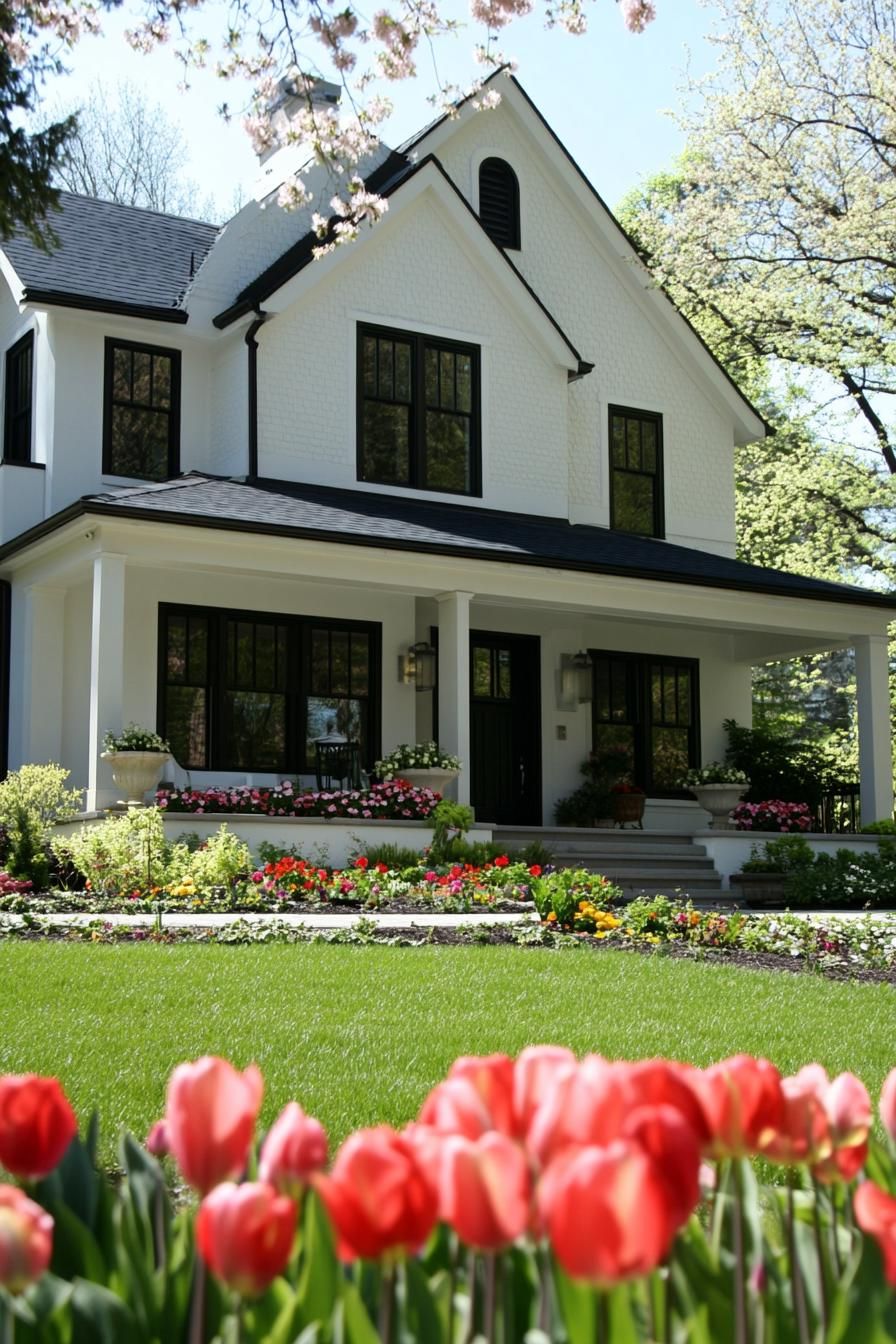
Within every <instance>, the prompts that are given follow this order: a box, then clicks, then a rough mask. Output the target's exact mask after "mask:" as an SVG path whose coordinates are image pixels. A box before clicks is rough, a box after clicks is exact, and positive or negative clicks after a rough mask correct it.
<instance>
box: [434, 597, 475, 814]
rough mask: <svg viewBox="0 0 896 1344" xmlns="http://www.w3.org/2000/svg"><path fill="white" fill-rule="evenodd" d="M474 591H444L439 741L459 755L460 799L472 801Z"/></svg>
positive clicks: (440, 614)
mask: <svg viewBox="0 0 896 1344" xmlns="http://www.w3.org/2000/svg"><path fill="white" fill-rule="evenodd" d="M472 598H473V594H472V593H460V592H458V593H442V594H441V595H440V596H439V597H437V598H436V601H437V603H438V607H439V743H440V745H441V746H443V747H444V748H445V750H446V751H449V752H450V753H451V754H452V756H459V757H460V760H461V765H462V766H463V769H462V770H461V772H460V776H459V778H458V781H457V801H458V802H459V803H469V801H470V602H471V601H472Z"/></svg>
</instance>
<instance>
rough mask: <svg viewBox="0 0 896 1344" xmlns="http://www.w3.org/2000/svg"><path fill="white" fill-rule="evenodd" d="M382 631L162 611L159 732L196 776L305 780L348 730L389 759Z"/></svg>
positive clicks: (365, 749) (205, 611)
mask: <svg viewBox="0 0 896 1344" xmlns="http://www.w3.org/2000/svg"><path fill="white" fill-rule="evenodd" d="M379 663H380V627H379V626H378V625H374V624H372V623H369V622H355V621H334V620H328V619H323V618H317V617H304V616H282V615H273V614H269V613H260V612H234V611H222V610H220V609H217V608H203V607H175V606H168V605H163V606H161V607H160V609H159V712H158V718H159V731H160V732H161V733H162V735H163V736H164V737H166V738H167V739H168V740H169V742H170V743H171V749H172V752H173V753H174V757H175V759H176V761H177V762H178V764H179V765H182V766H184V767H185V768H187V769H194V770H214V769H218V770H246V771H269V772H272V773H281V774H297V773H299V772H301V771H307V770H311V769H313V768H314V764H315V747H314V739H315V738H318V737H323V736H325V735H326V734H327V732H330V731H334V730H335V731H337V732H342V733H343V734H344V735H345V736H346V737H347V738H350V739H351V740H353V741H357V742H359V743H360V744H361V761H362V762H363V763H364V765H365V767H367V768H369V767H370V766H372V764H373V762H374V760H375V759H376V757H377V756H378V754H379Z"/></svg>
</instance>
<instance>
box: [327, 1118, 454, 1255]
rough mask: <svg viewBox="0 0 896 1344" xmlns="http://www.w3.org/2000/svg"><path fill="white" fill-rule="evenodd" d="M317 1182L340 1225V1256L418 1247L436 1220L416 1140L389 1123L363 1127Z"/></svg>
mask: <svg viewBox="0 0 896 1344" xmlns="http://www.w3.org/2000/svg"><path fill="white" fill-rule="evenodd" d="M313 1185H314V1187H315V1189H316V1190H317V1191H318V1193H319V1194H320V1196H321V1198H322V1199H323V1201H324V1204H325V1205H326V1208H327V1212H328V1213H329V1215H330V1218H331V1220H332V1222H333V1224H334V1226H335V1228H336V1232H337V1238H338V1251H339V1257H340V1259H342V1260H357V1259H360V1258H364V1259H367V1260H374V1259H377V1258H378V1257H379V1256H381V1255H383V1254H384V1253H385V1252H386V1251H393V1250H394V1251H417V1250H419V1248H420V1247H421V1246H422V1245H423V1243H424V1242H425V1241H426V1238H427V1237H428V1236H429V1234H430V1232H431V1231H432V1229H433V1226H434V1225H435V1221H436V1216H437V1213H438V1196H437V1192H436V1188H435V1173H433V1177H432V1178H430V1177H429V1176H428V1175H427V1174H426V1173H425V1172H424V1169H423V1167H422V1165H421V1163H420V1159H419V1157H418V1154H417V1150H416V1149H415V1146H414V1145H413V1144H412V1143H411V1142H410V1140H409V1139H406V1138H405V1137H404V1136H403V1135H401V1134H397V1133H396V1132H395V1130H394V1129H390V1128H389V1126H388V1125H378V1126H377V1127H376V1128H374V1129H359V1130H358V1131H357V1133H355V1134H352V1135H351V1136H350V1138H348V1139H346V1141H345V1143H344V1144H343V1145H342V1147H341V1148H340V1149H339V1152H338V1153H337V1154H336V1161H335V1162H334V1163H333V1170H332V1172H331V1173H330V1175H329V1176H323V1175H317V1176H315V1177H314V1178H313Z"/></svg>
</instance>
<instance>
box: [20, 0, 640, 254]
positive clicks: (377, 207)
mask: <svg viewBox="0 0 896 1344" xmlns="http://www.w3.org/2000/svg"><path fill="white" fill-rule="evenodd" d="M616 3H617V4H618V6H619V11H620V14H621V17H622V20H623V23H624V24H625V26H626V27H627V28H628V29H629V30H630V31H631V32H641V31H643V29H644V28H645V27H646V26H647V24H648V23H650V22H651V21H652V20H653V18H654V17H655V9H654V5H653V3H652V0H616ZM119 6H122V7H123V8H124V10H125V12H126V13H128V12H130V10H131V8H133V24H132V26H131V27H130V28H129V29H128V31H127V39H128V41H129V42H130V44H131V45H132V46H133V47H134V48H136V49H137V50H141V51H144V52H152V51H153V50H155V49H156V48H157V47H160V46H162V45H167V46H168V47H170V48H172V49H173V50H174V52H175V55H176V57H177V59H178V61H179V62H180V64H181V67H182V71H183V84H184V85H188V84H189V80H190V77H191V74H192V72H193V71H195V70H197V69H213V70H214V72H215V73H216V74H217V75H218V76H219V77H220V78H221V79H222V80H224V81H227V82H228V83H229V84H230V85H231V86H232V87H234V88H236V87H239V89H240V93H239V95H238V97H239V100H240V101H241V102H242V103H243V106H242V108H241V109H240V110H241V113H242V118H243V124H244V126H245V128H246V131H247V132H248V134H249V136H250V137H251V139H252V143H253V146H254V148H255V149H256V151H259V152H265V151H271V150H274V149H276V148H279V147H280V146H281V145H284V144H293V143H301V144H302V145H303V146H305V147H307V149H308V151H309V160H310V161H311V162H316V163H319V164H323V165H325V166H326V167H327V168H328V169H329V170H330V175H331V178H332V179H333V180H334V181H335V183H336V184H337V190H336V194H335V195H334V197H333V199H332V200H331V202H330V208H331V210H332V212H333V214H334V215H335V217H336V220H337V221H339V222H340V227H338V228H335V227H332V226H331V224H330V221H328V220H326V219H324V218H322V217H321V216H316V217H315V221H314V223H315V226H316V227H317V229H318V232H319V233H320V235H321V237H324V236H325V235H326V234H327V233H328V232H329V233H330V235H331V236H332V238H333V241H335V242H339V241H344V240H346V239H347V238H350V237H353V236H354V234H355V233H356V231H357V226H358V224H359V223H361V222H362V221H364V220H370V221H372V220H374V219H376V218H377V217H378V216H379V214H381V213H382V211H383V210H384V209H385V203H384V202H383V201H382V200H381V199H380V198H378V197H376V196H374V195H372V194H371V193H368V192H367V191H366V190H365V188H364V183H363V180H362V177H361V175H360V173H359V171H358V169H359V165H361V164H362V163H363V161H364V159H365V157H366V156H367V155H369V154H370V153H371V151H372V150H373V149H374V148H375V146H376V141H377V131H378V128H379V127H380V126H381V124H382V122H383V121H384V120H385V118H386V117H388V115H389V113H390V111H391V104H390V101H389V99H388V97H386V96H385V94H384V89H386V88H388V86H389V85H390V84H394V83H396V82H398V81H401V80H404V79H409V78H411V77H412V76H414V75H416V74H417V68H418V61H419V59H420V56H421V53H422V52H424V51H426V52H427V53H429V52H430V51H431V50H432V47H433V43H434V41H435V40H436V39H437V38H438V37H440V36H443V35H444V34H446V33H449V32H453V31H455V30H456V29H457V28H458V27H459V23H458V20H456V19H454V18H451V17H449V16H448V14H447V12H446V9H445V7H444V6H443V4H442V3H441V0H393V3H391V4H390V7H389V8H383V9H377V10H375V11H374V12H373V14H372V15H370V16H368V15H367V14H365V13H364V12H362V9H361V8H360V7H357V6H356V5H355V4H354V3H353V0H348V3H342V4H337V3H336V2H335V0H235V3H233V4H231V5H228V6H227V7H226V8H225V7H224V6H214V5H212V4H210V3H207V0H149V2H148V3H147V4H146V5H143V6H139V5H137V4H133V5H132V4H131V2H130V0H106V2H105V3H102V0H0V181H3V183H4V192H3V198H2V199H0V236H2V237H8V236H9V235H10V233H11V232H12V231H13V230H14V229H15V228H16V227H19V228H22V227H24V228H25V229H27V230H28V231H29V232H30V233H31V235H32V236H33V237H34V238H35V239H36V240H38V241H43V243H44V244H45V245H47V244H51V243H52V219H50V220H47V218H46V216H47V212H48V210H50V209H51V208H52V207H53V205H54V203H55V200H56V192H55V190H54V189H53V187H52V185H51V176H52V173H53V170H54V168H55V167H56V166H57V165H58V164H59V162H60V160H61V158H62V157H63V156H64V154H65V146H66V141H67V139H68V138H69V137H70V135H71V134H72V133H73V130H74V127H75V121H74V119H73V118H71V117H69V118H67V119H65V120H64V121H60V122H57V123H55V124H54V125H52V126H50V127H47V128H45V129H44V130H42V131H40V132H37V133H34V134H29V133H27V132H26V131H25V130H24V129H23V128H22V126H21V124H20V123H21V119H22V114H25V113H28V112H29V111H33V110H34V108H35V107H36V105H37V102H38V99H39V96H40V91H41V88H42V86H43V85H44V84H45V82H46V80H47V78H48V77H50V76H52V75H53V74H58V73H61V72H62V71H63V70H64V68H65V59H66V55H67V53H68V52H69V51H70V49H71V48H72V47H73V46H74V45H75V44H76V43H77V42H78V41H79V40H80V39H81V38H82V37H84V36H85V35H88V34H95V33H98V32H99V31H100V30H101V24H102V17H103V11H104V10H111V9H114V8H118V7H119ZM541 8H542V10H543V15H544V19H545V23H546V24H547V26H549V27H560V28H563V29H565V30H566V31H567V32H570V33H574V34H582V33H584V32H585V31H586V29H587V13H586V8H587V0H543V3H542V5H541ZM535 9H536V0H470V16H471V21H472V28H473V32H474V35H475V48H474V55H475V58H476V61H477V63H478V66H479V68H480V70H481V72H482V74H481V76H480V78H478V79H476V80H475V81H473V83H472V84H471V86H470V87H469V88H467V89H460V88H458V87H457V86H452V85H447V84H442V83H441V82H439V81H438V80H437V82H439V89H438V93H437V94H435V95H434V96H433V98H432V101H433V103H434V104H435V105H437V106H439V107H440V108H441V109H442V110H445V111H449V112H453V111H454V109H455V106H456V103H457V101H458V99H460V98H462V97H466V96H469V97H471V98H472V99H473V100H474V102H475V103H476V105H477V106H479V107H482V108H488V107H493V106H495V105H496V103H497V102H499V101H500V93H499V92H498V90H497V89H495V88H494V87H492V88H489V89H487V90H486V89H484V87H483V79H484V77H485V76H486V75H487V74H489V73H491V72H492V71H494V70H496V69H498V68H499V67H500V66H501V65H502V64H505V63H506V58H505V56H504V54H503V53H502V52H501V51H500V50H499V48H498V37H499V34H500V33H501V31H502V30H503V29H504V28H505V27H506V26H507V24H508V23H510V22H511V20H512V19H515V18H518V17H521V16H523V15H526V14H529V13H531V12H532V11H534V10H535ZM200 24H201V25H202V29H203V31H202V33H201V34H200V33H199V32H198V28H199V26H200ZM216 24H217V25H218V26H217V29H215V25H216ZM209 32H216V36H213V37H212V36H209V35H208V33H209ZM324 75H325V76H326V77H327V78H331V79H332V78H333V77H335V78H337V79H338V80H339V81H340V82H341V84H342V89H343V97H342V100H341V101H342V104H343V110H342V111H340V110H338V109H337V108H335V107H327V106H321V105H320V104H319V103H318V102H316V101H314V100H312V97H311V91H312V89H313V88H314V85H315V83H316V81H317V80H319V79H320V78H321V77H323V76H324ZM285 88H287V89H289V90H290V91H291V92H292V93H295V94H298V95H299V96H300V97H302V96H303V95H304V97H305V99H306V106H305V108H304V109H303V110H302V111H301V112H300V113H299V115H298V116H296V117H294V118H292V119H291V120H290V123H289V125H288V126H279V125H278V124H277V120H276V118H275V117H274V116H272V114H271V107H272V104H273V103H274V102H275V100H276V98H277V96H278V93H279V92H281V91H282V90H283V89H285ZM246 90H248V94H247V95H246V94H245V91H246ZM222 112H223V113H224V115H225V116H229V115H230V114H231V113H230V109H229V107H228V106H227V104H226V103H225V105H224V106H223V107H222ZM308 199H309V196H308V191H307V188H306V186H305V184H304V182H303V181H302V179H301V177H300V176H299V175H296V176H295V177H294V178H293V179H292V180H290V181H288V182H287V183H286V184H284V186H283V187H282V189H281V191H280V199H279V204H280V205H282V206H284V207H286V208H295V207H298V206H301V205H305V204H307V202H308Z"/></svg>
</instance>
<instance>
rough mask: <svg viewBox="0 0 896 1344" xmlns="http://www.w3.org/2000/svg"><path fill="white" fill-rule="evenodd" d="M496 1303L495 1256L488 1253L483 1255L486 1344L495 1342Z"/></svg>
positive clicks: (484, 1330) (484, 1331)
mask: <svg viewBox="0 0 896 1344" xmlns="http://www.w3.org/2000/svg"><path fill="white" fill-rule="evenodd" d="M496 1305H497V1294H496V1292H495V1257H494V1254H489V1255H486V1257H485V1325H484V1329H483V1333H484V1335H485V1339H486V1344H495V1308H496Z"/></svg>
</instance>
